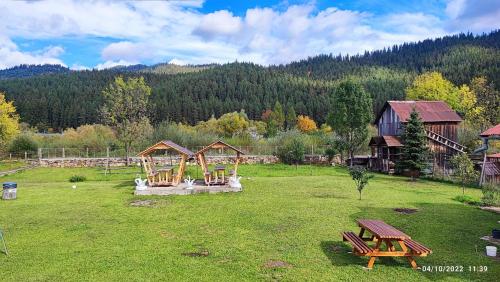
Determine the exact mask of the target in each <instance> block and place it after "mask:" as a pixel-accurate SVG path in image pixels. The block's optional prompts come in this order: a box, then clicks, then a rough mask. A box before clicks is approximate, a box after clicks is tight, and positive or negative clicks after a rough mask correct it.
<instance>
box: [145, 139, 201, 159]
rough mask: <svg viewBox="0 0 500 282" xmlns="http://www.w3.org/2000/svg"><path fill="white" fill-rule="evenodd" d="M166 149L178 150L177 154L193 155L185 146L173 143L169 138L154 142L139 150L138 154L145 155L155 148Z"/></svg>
mask: <svg viewBox="0 0 500 282" xmlns="http://www.w3.org/2000/svg"><path fill="white" fill-rule="evenodd" d="M168 149H172V150H174V151H176V152H178V153H179V154H183V155H186V156H188V157H191V156H194V153H193V152H191V151H190V150H188V149H187V148H184V147H182V146H180V145H177V144H175V143H174V142H172V141H170V140H163V141H160V142H158V143H156V144H154V145H153V146H151V147H149V148H147V149H146V150H144V151H142V152H140V153H139V154H138V155H139V156H147V155H149V154H151V153H152V152H154V151H156V150H168Z"/></svg>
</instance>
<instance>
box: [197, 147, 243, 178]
mask: <svg viewBox="0 0 500 282" xmlns="http://www.w3.org/2000/svg"><path fill="white" fill-rule="evenodd" d="M223 149H229V150H232V151H234V152H236V156H235V161H234V168H233V170H231V171H229V173H226V167H225V166H224V165H215V167H214V170H213V171H210V170H209V168H208V164H207V160H206V158H205V153H206V152H207V151H209V150H223ZM244 154H245V153H243V151H241V150H240V149H238V148H236V147H234V146H231V145H229V144H227V143H225V142H223V141H221V140H219V141H216V142H214V143H212V144H210V145H208V146H206V147H204V148H203V149H201V150H199V151H198V152H197V153H196V159H197V160H198V162H199V164H200V165H201V168H202V170H203V178H204V179H205V184H206V185H209V186H210V185H225V184H227V183H228V180H229V178H228V177H226V176H236V175H237V174H238V164H239V163H240V160H241V155H244Z"/></svg>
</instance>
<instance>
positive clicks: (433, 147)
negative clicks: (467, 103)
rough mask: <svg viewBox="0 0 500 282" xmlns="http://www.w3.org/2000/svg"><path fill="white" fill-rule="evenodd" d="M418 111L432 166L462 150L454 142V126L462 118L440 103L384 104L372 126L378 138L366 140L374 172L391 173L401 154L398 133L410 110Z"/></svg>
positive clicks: (456, 133)
mask: <svg viewBox="0 0 500 282" xmlns="http://www.w3.org/2000/svg"><path fill="white" fill-rule="evenodd" d="M414 108H415V110H416V111H417V112H418V114H419V116H420V118H421V119H422V121H423V123H424V127H425V131H426V135H427V140H428V146H429V149H430V151H431V152H432V153H434V155H435V156H436V157H437V159H436V160H435V163H436V164H437V165H439V166H444V165H445V162H446V160H447V159H449V157H450V156H451V155H453V154H456V153H461V152H464V151H465V147H464V146H462V145H460V144H459V143H458V142H457V141H458V126H459V124H460V123H461V122H462V118H461V117H460V116H459V115H458V114H457V113H456V112H455V111H454V110H453V109H451V108H450V106H448V104H446V103H445V102H443V101H387V102H386V103H385V105H384V107H383V108H382V110H381V111H380V113H379V114H378V115H377V117H376V119H375V122H374V124H375V125H376V126H377V130H378V136H375V137H373V138H372V139H371V140H370V144H369V145H370V147H371V148H372V159H371V161H370V164H369V166H370V167H371V168H372V169H374V170H377V171H382V172H389V173H392V172H393V171H394V167H395V163H396V162H397V160H398V159H399V156H400V153H401V147H402V146H403V144H402V143H401V134H402V133H403V131H404V125H405V123H406V122H407V120H408V118H409V117H410V114H411V112H412V110H413V109H414Z"/></svg>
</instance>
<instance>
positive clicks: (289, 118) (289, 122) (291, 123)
mask: <svg viewBox="0 0 500 282" xmlns="http://www.w3.org/2000/svg"><path fill="white" fill-rule="evenodd" d="M296 124H297V114H296V113H295V109H294V108H293V106H292V105H288V109H287V111H286V128H287V129H292V128H294V127H295V125H296Z"/></svg>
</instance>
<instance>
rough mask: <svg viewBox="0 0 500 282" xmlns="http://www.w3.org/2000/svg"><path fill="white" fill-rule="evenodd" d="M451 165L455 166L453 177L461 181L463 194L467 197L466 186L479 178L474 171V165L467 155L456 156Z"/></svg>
mask: <svg viewBox="0 0 500 282" xmlns="http://www.w3.org/2000/svg"><path fill="white" fill-rule="evenodd" d="M450 163H451V165H452V166H453V175H454V176H455V177H457V178H458V179H459V180H460V185H461V186H462V194H463V195H465V184H466V183H470V182H472V181H474V180H476V179H477V177H478V176H479V174H478V172H477V171H476V170H475V169H474V163H473V162H472V160H471V159H470V158H469V156H467V154H466V153H460V154H456V155H454V156H453V157H452V158H451V160H450Z"/></svg>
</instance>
